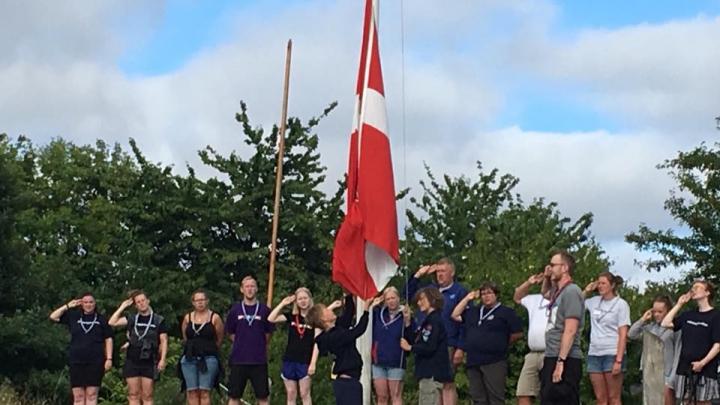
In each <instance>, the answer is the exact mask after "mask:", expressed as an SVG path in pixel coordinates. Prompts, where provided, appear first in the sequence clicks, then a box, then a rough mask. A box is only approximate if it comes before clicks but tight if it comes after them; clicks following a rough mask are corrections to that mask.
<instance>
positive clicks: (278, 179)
mask: <svg viewBox="0 0 720 405" xmlns="http://www.w3.org/2000/svg"><path fill="white" fill-rule="evenodd" d="M291 55H292V40H291V39H289V40H288V44H287V53H286V55H285V84H284V87H283V101H282V117H281V118H280V130H279V132H278V155H277V167H276V169H275V206H274V208H273V220H272V241H271V247H270V274H269V276H268V294H267V305H268V306H269V307H272V299H273V285H274V284H275V259H276V257H277V233H278V223H279V222H280V188H281V186H282V177H283V156H284V155H285V124H286V122H287V106H288V91H289V88H290V56H291Z"/></svg>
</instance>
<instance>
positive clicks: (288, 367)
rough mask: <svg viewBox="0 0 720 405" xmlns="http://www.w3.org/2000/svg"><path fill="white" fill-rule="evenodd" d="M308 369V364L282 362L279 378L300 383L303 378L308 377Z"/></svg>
mask: <svg viewBox="0 0 720 405" xmlns="http://www.w3.org/2000/svg"><path fill="white" fill-rule="evenodd" d="M308 367H310V365H309V364H304V363H297V362H294V361H286V360H284V361H283V362H282V370H281V371H280V377H282V379H283V380H290V381H300V380H302V379H303V378H307V377H309V376H308Z"/></svg>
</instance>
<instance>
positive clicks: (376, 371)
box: [372, 364, 405, 381]
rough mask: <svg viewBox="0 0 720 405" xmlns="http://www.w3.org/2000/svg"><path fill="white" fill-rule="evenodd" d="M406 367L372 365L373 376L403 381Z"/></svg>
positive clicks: (374, 377) (377, 378) (378, 378)
mask: <svg viewBox="0 0 720 405" xmlns="http://www.w3.org/2000/svg"><path fill="white" fill-rule="evenodd" d="M404 375H405V369H403V368H399V367H384V366H376V365H375V364H373V366H372V378H373V379H374V380H390V381H402V380H403V376H404Z"/></svg>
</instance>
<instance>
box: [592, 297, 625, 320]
mask: <svg viewBox="0 0 720 405" xmlns="http://www.w3.org/2000/svg"><path fill="white" fill-rule="evenodd" d="M619 299H620V297H617V296H616V297H615V298H613V299H612V300H611V302H612V303H611V304H610V309H608V310H607V311H604V310H603V309H602V303H603V301H604V300H603V299H602V297H600V301H599V302H598V305H597V308H596V310H597V311H599V312H600V314H599V315H600V316H598V317H597V321H598V322H600V321H601V320H602V319H603V318H605V315H607V314H609V313H610V312H612V310H613V309H614V308H615V305H617V303H618V300H619Z"/></svg>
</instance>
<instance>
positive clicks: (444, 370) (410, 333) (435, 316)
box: [400, 287, 453, 405]
mask: <svg viewBox="0 0 720 405" xmlns="http://www.w3.org/2000/svg"><path fill="white" fill-rule="evenodd" d="M415 302H416V303H417V306H418V309H419V310H420V311H421V312H422V313H423V314H424V315H425V317H424V318H423V320H422V322H420V328H419V329H417V331H415V330H413V328H412V327H409V328H407V330H406V336H407V337H406V338H403V339H401V340H400V347H402V349H403V350H405V351H407V352H412V354H413V355H415V378H416V379H417V380H418V388H419V392H418V403H419V404H420V405H436V404H437V403H438V402H439V401H440V400H441V394H442V391H441V389H442V387H443V385H444V384H447V383H448V382H450V381H452V379H453V372H452V368H451V366H450V358H449V357H448V356H447V350H448V337H447V333H446V331H445V322H443V320H442V317H441V312H442V308H443V296H442V294H441V293H440V291H439V290H438V289H437V288H435V287H425V288H423V289H421V290H420V291H418V292H417V294H415ZM410 342H413V343H412V345H411V344H410Z"/></svg>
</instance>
